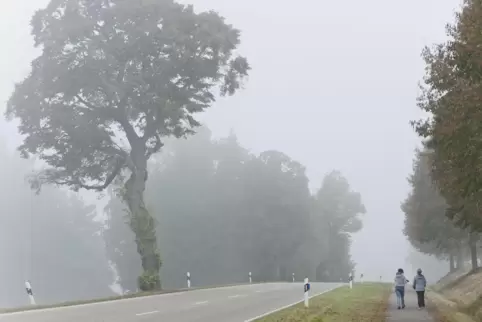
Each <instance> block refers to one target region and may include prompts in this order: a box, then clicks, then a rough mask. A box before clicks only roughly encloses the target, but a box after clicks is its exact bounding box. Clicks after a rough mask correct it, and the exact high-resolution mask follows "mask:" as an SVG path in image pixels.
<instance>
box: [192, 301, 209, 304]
mask: <svg viewBox="0 0 482 322" xmlns="http://www.w3.org/2000/svg"><path fill="white" fill-rule="evenodd" d="M207 303H209V301H200V302H196V303H194V305H202V304H207Z"/></svg>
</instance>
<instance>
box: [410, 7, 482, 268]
mask: <svg viewBox="0 0 482 322" xmlns="http://www.w3.org/2000/svg"><path fill="white" fill-rule="evenodd" d="M481 13H482V2H480V1H479V0H465V1H464V4H463V7H462V11H461V12H459V13H458V14H457V16H456V22H455V24H453V25H449V26H448V28H447V34H448V36H449V40H448V41H446V42H445V43H441V44H438V45H437V46H435V47H434V48H433V49H429V48H426V49H425V50H424V53H423V56H424V58H425V61H426V64H427V68H426V71H427V73H426V77H425V79H424V83H425V84H424V86H423V90H424V91H423V93H422V95H421V97H420V100H419V106H420V108H421V109H422V110H424V111H426V112H429V113H430V114H431V115H430V116H429V117H428V118H427V119H425V120H420V121H418V122H414V125H415V128H416V130H417V132H418V133H419V135H421V136H422V137H424V138H425V139H426V144H427V146H428V147H429V148H430V149H431V150H432V151H433V153H432V156H431V161H432V178H433V179H434V181H435V182H436V183H437V186H438V188H439V189H440V191H441V194H442V195H443V196H444V198H445V200H446V201H447V203H448V204H449V206H450V207H449V208H448V211H447V215H448V216H449V217H451V218H453V219H455V220H456V223H457V224H458V225H460V226H462V227H464V228H469V229H470V231H471V232H470V235H469V244H470V245H471V257H472V263H473V264H474V268H475V264H476V263H477V261H476V259H477V247H476V244H477V242H478V239H479V237H478V234H477V233H478V232H482V213H481V210H480V199H481V197H482V184H481V182H482V180H481V178H482V170H481V169H482V167H481V166H480V160H481V158H482V154H481V151H482V143H481V142H482V131H481V129H480V122H481V120H482V113H481V111H482V103H481V102H482V94H481V93H482V92H481V86H482V76H481V74H480V69H481V67H480V66H481V58H480V57H482V48H481V46H480V44H481V43H482V36H481V34H480V32H479V31H480V29H481V28H482V15H481Z"/></svg>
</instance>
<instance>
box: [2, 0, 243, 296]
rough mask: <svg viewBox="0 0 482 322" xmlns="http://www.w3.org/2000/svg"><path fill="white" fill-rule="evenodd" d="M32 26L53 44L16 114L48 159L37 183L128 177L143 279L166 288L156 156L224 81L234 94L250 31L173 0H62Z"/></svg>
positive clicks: (90, 185) (94, 182) (14, 105)
mask: <svg viewBox="0 0 482 322" xmlns="http://www.w3.org/2000/svg"><path fill="white" fill-rule="evenodd" d="M32 34H33V36H34V39H35V45H36V46H37V47H39V48H42V53H41V55H40V56H39V57H38V58H36V59H35V60H34V61H33V62H32V71H31V73H30V74H29V76H28V77H27V78H26V79H25V80H24V81H22V82H21V83H19V84H17V85H16V87H15V91H14V93H13V94H12V96H11V98H10V100H9V102H8V108H7V113H6V114H7V116H8V117H10V118H13V117H15V118H18V119H19V120H20V125H19V131H20V133H21V134H22V135H24V138H25V139H24V142H23V144H22V145H20V147H19V150H20V151H21V153H22V155H23V156H25V157H28V156H30V155H36V156H37V157H38V158H39V159H40V160H42V161H44V162H45V164H46V165H47V168H45V169H44V170H43V171H41V172H40V173H38V174H37V176H36V177H35V182H36V185H38V184H42V183H52V184H57V185H65V186H68V187H70V188H72V189H74V190H77V189H80V188H85V189H93V190H103V189H105V188H107V187H108V186H109V185H110V184H111V183H112V182H114V180H116V179H117V180H118V182H123V191H122V198H123V199H124V201H125V202H126V204H127V206H128V209H129V212H130V218H129V225H130V227H131V229H132V230H133V232H134V234H135V237H136V244H137V251H138V252H139V254H140V255H141V263H142V267H143V270H144V273H143V276H142V278H140V279H139V282H140V286H141V287H142V288H143V289H153V288H158V287H160V279H159V269H160V265H161V264H160V255H159V253H158V250H157V242H156V233H155V224H154V220H153V218H152V216H151V215H150V214H149V212H148V210H147V209H146V206H145V203H144V190H145V187H146V180H147V163H148V160H149V158H150V157H151V156H152V154H154V153H156V152H158V151H159V150H160V149H161V147H162V145H163V137H166V136H171V135H174V136H176V137H181V136H184V135H187V134H189V133H191V132H192V129H193V128H194V127H196V126H198V125H199V124H198V122H197V121H196V119H195V118H194V114H195V113H198V112H201V111H203V110H205V109H206V108H208V107H209V106H210V105H211V104H212V103H213V102H214V101H215V95H216V90H217V89H219V91H220V94H221V95H225V94H229V95H231V94H234V93H235V92H236V90H237V89H238V88H239V87H240V79H242V78H243V77H244V76H246V75H247V73H248V70H249V66H248V63H247V61H246V59H244V58H242V57H240V56H235V54H234V52H235V50H236V48H237V46H238V45H239V42H240V41H239V38H240V32H239V30H237V29H235V28H233V27H232V26H231V25H228V24H226V23H225V21H224V19H223V18H222V17H220V16H219V15H218V14H217V13H215V12H212V11H211V12H201V13H195V12H194V9H193V7H192V6H185V5H181V4H178V3H176V2H174V1H172V0H164V1H161V0H145V1H124V0H52V1H51V2H50V3H49V4H48V6H47V7H46V8H45V9H42V10H39V11H37V13H36V14H35V15H34V17H33V19H32ZM124 175H125V176H128V179H127V180H126V181H125V182H124V181H123V180H122V179H123V177H124Z"/></svg>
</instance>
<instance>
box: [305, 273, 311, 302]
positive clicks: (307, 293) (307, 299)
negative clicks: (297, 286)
mask: <svg viewBox="0 0 482 322" xmlns="http://www.w3.org/2000/svg"><path fill="white" fill-rule="evenodd" d="M304 291H305V307H308V306H309V305H310V303H309V301H310V295H309V293H310V283H309V282H308V277H307V278H305V285H304Z"/></svg>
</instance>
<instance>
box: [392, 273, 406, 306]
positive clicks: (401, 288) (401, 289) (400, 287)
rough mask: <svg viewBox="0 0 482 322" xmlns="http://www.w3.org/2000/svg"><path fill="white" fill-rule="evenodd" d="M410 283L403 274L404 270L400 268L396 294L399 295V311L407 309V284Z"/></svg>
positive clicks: (397, 276)
mask: <svg viewBox="0 0 482 322" xmlns="http://www.w3.org/2000/svg"><path fill="white" fill-rule="evenodd" d="M407 283H408V280H407V278H406V277H405V275H404V273H403V269H401V268H399V269H398V271H397V274H396V275H395V294H396V295H397V306H398V309H399V310H400V309H404V308H405V284H407Z"/></svg>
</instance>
